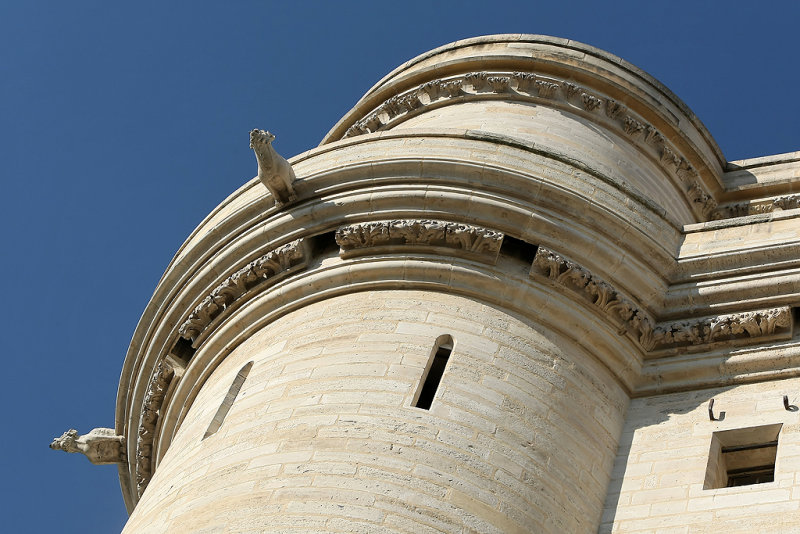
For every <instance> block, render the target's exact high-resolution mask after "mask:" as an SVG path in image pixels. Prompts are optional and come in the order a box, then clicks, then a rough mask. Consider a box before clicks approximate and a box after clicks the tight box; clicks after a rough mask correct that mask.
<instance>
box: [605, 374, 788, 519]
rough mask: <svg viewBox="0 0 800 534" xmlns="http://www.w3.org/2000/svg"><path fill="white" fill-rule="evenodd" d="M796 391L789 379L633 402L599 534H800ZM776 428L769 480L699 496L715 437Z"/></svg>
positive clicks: (701, 493) (702, 492) (703, 493)
mask: <svg viewBox="0 0 800 534" xmlns="http://www.w3.org/2000/svg"><path fill="white" fill-rule="evenodd" d="M799 389H800V379H797V378H794V379H789V380H776V381H771V382H763V383H759V384H749V385H743V386H735V387H728V388H714V389H704V390H699V391H692V392H687V393H675V394H672V395H660V396H654V397H648V398H643V399H634V400H632V401H631V403H630V407H629V409H628V414H627V420H626V423H625V429H624V431H623V434H622V437H621V438H620V447H619V452H618V455H617V460H616V462H615V465H614V471H613V476H612V481H611V483H610V485H609V493H608V497H607V500H606V505H605V511H604V514H603V521H602V525H601V528H600V530H599V532H600V533H610V532H615V533H616V532H620V533H622V532H626V533H628V532H630V533H634V532H635V533H645V532H646V533H657V534H668V533H669V534H686V533H693V534H694V533H696V534H700V533H703V534H706V533H708V534H711V533H716V532H730V533H748V534H750V533H754V532H769V533H775V534H790V533H795V532H800V412H798V411H797V408H796V406H795V403H797V402H798V401H800V395H798V393H797V392H798V390H799ZM784 395H788V397H789V403H790V404H789V408H790V409H789V410H787V409H786V408H785V406H784V404H783V396H784ZM711 399H713V400H714V410H713V413H714V417H715V418H717V419H721V420H715V421H712V420H710V418H709V414H708V406H709V402H710V401H711ZM721 412H724V415H723V414H722V413H721ZM774 424H780V425H782V427H781V429H780V433H779V435H778V445H777V456H776V458H775V475H774V481H772V482H765V483H760V484H751V485H746V486H739V487H722V488H708V489H704V481H705V478H706V471H707V468H708V463H709V457H710V456H713V454H714V452H715V451H713V449H712V446H711V445H712V435H713V433H714V432H720V431H725V430H732V429H742V428H751V427H760V426H765V425H774Z"/></svg>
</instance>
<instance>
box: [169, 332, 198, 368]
mask: <svg viewBox="0 0 800 534" xmlns="http://www.w3.org/2000/svg"><path fill="white" fill-rule="evenodd" d="M196 350H197V349H195V348H194V347H192V342H191V341H189V340H188V339H186V338H182V337H179V338H178V341H176V342H175V345H173V346H172V350H170V351H169V353H170V354H172V355H173V356H175V357H176V358H177V359H179V360H181V361H182V362H183V363H184V364H187V363H189V360H191V359H192V356H194V353H195V351H196Z"/></svg>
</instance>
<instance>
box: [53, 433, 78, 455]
mask: <svg viewBox="0 0 800 534" xmlns="http://www.w3.org/2000/svg"><path fill="white" fill-rule="evenodd" d="M77 439H78V431H77V430H75V429H74V428H72V429H70V430H67V431H66V432H64V433H63V434H61V437H60V438H55V439H54V440H53V443H51V444H50V448H51V449H56V450H58V449H61V450H62V451H67V452H77V451H78V447H77V446H76V445H75V441H76V440H77Z"/></svg>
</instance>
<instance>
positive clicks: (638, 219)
mask: <svg viewBox="0 0 800 534" xmlns="http://www.w3.org/2000/svg"><path fill="white" fill-rule="evenodd" d="M272 139H273V137H272V136H271V134H269V133H268V132H263V131H254V132H251V145H252V146H253V148H254V150H255V153H256V157H257V160H258V164H259V176H258V177H257V178H255V179H253V180H251V181H250V182H248V183H246V184H245V185H244V186H243V187H242V188H240V189H239V190H238V191H236V192H234V193H233V194H232V195H231V196H230V197H229V198H228V199H227V200H225V201H224V202H223V203H222V204H221V205H220V206H219V207H217V208H216V209H215V210H214V211H213V212H212V213H211V214H210V215H209V216H208V217H207V218H206V220H205V221H203V222H202V223H201V224H200V226H199V227H198V228H197V229H196V230H195V231H194V233H193V234H192V235H191V236H190V237H189V238H188V240H187V241H186V242H185V244H184V245H183V246H182V247H181V249H180V250H179V251H178V253H177V255H176V256H175V258H174V259H173V261H172V262H171V264H170V265H169V267H168V268H167V271H166V273H165V274H164V276H163V277H162V279H161V281H160V282H159V285H158V287H157V288H156V291H155V293H154V295H153V298H152V300H151V301H150V303H149V305H148V306H147V308H146V310H145V312H144V314H143V316H142V319H141V322H140V323H139V325H138V327H137V329H136V331H135V334H134V337H133V340H132V342H131V346H130V349H129V352H128V354H127V357H126V359H125V363H124V367H123V371H122V376H121V380H120V387H119V394H118V399H117V411H116V427H115V429H113V431H112V430H108V429H98V430H96V431H94V433H93V434H88V435H86V436H79V435H77V434H72V435H69V436H68V435H67V434H65V436H62V438H59V440H56V442H54V447H55V448H63V449H66V450H73V451H81V452H84V453H86V454H87V455H88V456H89V457H90V459H92V460H93V461H96V462H97V463H104V462H105V463H108V462H115V463H117V464H118V466H119V474H120V480H121V484H122V492H123V496H124V499H125V502H126V505H127V507H128V510H129V512H130V513H131V517H130V519H129V522H128V524H127V526H126V529H125V532H131V533H132V532H137V533H138V532H273V531H275V532H277V531H304V532H413V533H418V532H443V531H444V532H537V533H538V532H542V533H565V532H568V533H593V532H658V533H668V532H669V533H685V532H749V533H751V532H786V533H789V532H798V531H800V424H798V423H799V422H800V421H799V420H798V417H800V414H799V413H798V408H797V406H796V405H795V404H800V378H798V377H799V376H800V366H798V356H799V355H800V339H799V338H798V334H797V329H796V327H795V325H796V322H797V315H798V314H797V309H796V308H797V306H798V305H800V259H799V258H800V209H799V208H800V153H797V152H796V153H791V154H782V155H777V156H770V157H764V158H757V159H751V160H747V161H738V162H727V161H725V159H724V158H723V156H722V153H721V151H720V150H719V148H718V147H717V145H716V143H715V142H714V140H713V138H712V137H711V135H710V134H709V132H708V131H707V130H706V129H705V127H704V126H703V125H702V123H701V122H700V121H699V120H698V119H697V117H695V116H694V115H693V114H692V112H691V111H690V110H689V109H688V108H687V107H686V105H685V104H683V103H682V102H681V101H680V100H679V99H678V98H677V97H676V96H675V95H673V94H672V93H671V92H670V91H669V90H668V89H667V88H665V87H664V86H662V85H661V84H660V83H659V82H657V81H656V80H655V79H653V78H652V77H650V76H649V75H647V74H646V73H644V72H642V71H641V70H639V69H637V68H636V67H634V66H632V65H630V64H628V63H626V62H625V61H623V60H621V59H619V58H617V57H614V56H612V55H610V54H608V53H605V52H603V51H600V50H597V49H594V48H592V47H589V46H586V45H583V44H580V43H576V42H573V41H568V40H563V39H556V38H550V37H543V36H535V35H500V36H492V37H482V38H477V39H470V40H466V41H459V42H456V43H453V44H451V45H447V46H444V47H441V48H438V49H436V50H433V51H431V52H429V53H426V54H423V55H422V56H419V57H417V58H415V59H413V60H411V61H409V62H408V63H406V64H404V65H402V66H400V67H399V68H397V69H396V70H394V71H393V72H391V73H390V74H389V75H387V76H386V77H385V78H383V79H382V80H381V81H379V82H378V83H377V84H376V85H375V86H374V87H373V88H372V89H370V90H369V91H368V92H367V93H366V94H365V95H364V96H363V97H362V98H361V100H359V101H358V103H357V104H356V105H355V107H354V108H353V109H352V110H351V111H350V112H348V113H347V114H346V115H345V116H344V117H343V118H342V119H341V120H340V121H339V122H338V123H337V124H336V125H335V126H334V127H333V128H332V129H331V131H330V132H329V133H328V134H327V135H326V136H325V138H324V140H323V141H322V143H321V144H320V146H319V147H317V148H315V149H313V150H310V151H308V152H306V153H303V154H300V155H298V156H296V157H294V158H291V160H290V161H289V162H288V163H287V162H286V161H285V160H283V159H282V158H281V157H280V156H278V155H277V154H275V152H274V150H272V148H271V144H270V143H271V140H272Z"/></svg>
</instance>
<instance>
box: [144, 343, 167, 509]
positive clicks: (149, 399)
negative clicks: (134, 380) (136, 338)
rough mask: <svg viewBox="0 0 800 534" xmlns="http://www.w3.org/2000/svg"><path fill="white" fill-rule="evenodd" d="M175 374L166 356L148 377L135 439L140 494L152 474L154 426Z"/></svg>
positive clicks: (156, 423)
mask: <svg viewBox="0 0 800 534" xmlns="http://www.w3.org/2000/svg"><path fill="white" fill-rule="evenodd" d="M174 376H175V369H174V367H173V366H172V365H170V362H169V360H168V359H167V358H166V357H163V358H161V359H160V360H159V361H158V364H156V367H155V369H154V370H153V374H152V375H151V377H150V380H149V383H148V386H147V392H146V393H145V396H144V402H143V403H142V409H141V414H142V415H141V420H140V422H139V428H138V431H137V439H136V464H135V470H136V477H135V480H136V493H137V496H138V497H141V496H142V493H144V490H145V488H146V487H147V484H148V483H149V482H150V477H151V476H152V474H153V468H152V456H153V441H154V439H155V433H156V426H157V425H158V419H159V415H160V413H161V409H162V405H163V403H164V396H165V394H166V392H167V389H168V388H169V385H170V382H171V381H172V379H173V377H174Z"/></svg>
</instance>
